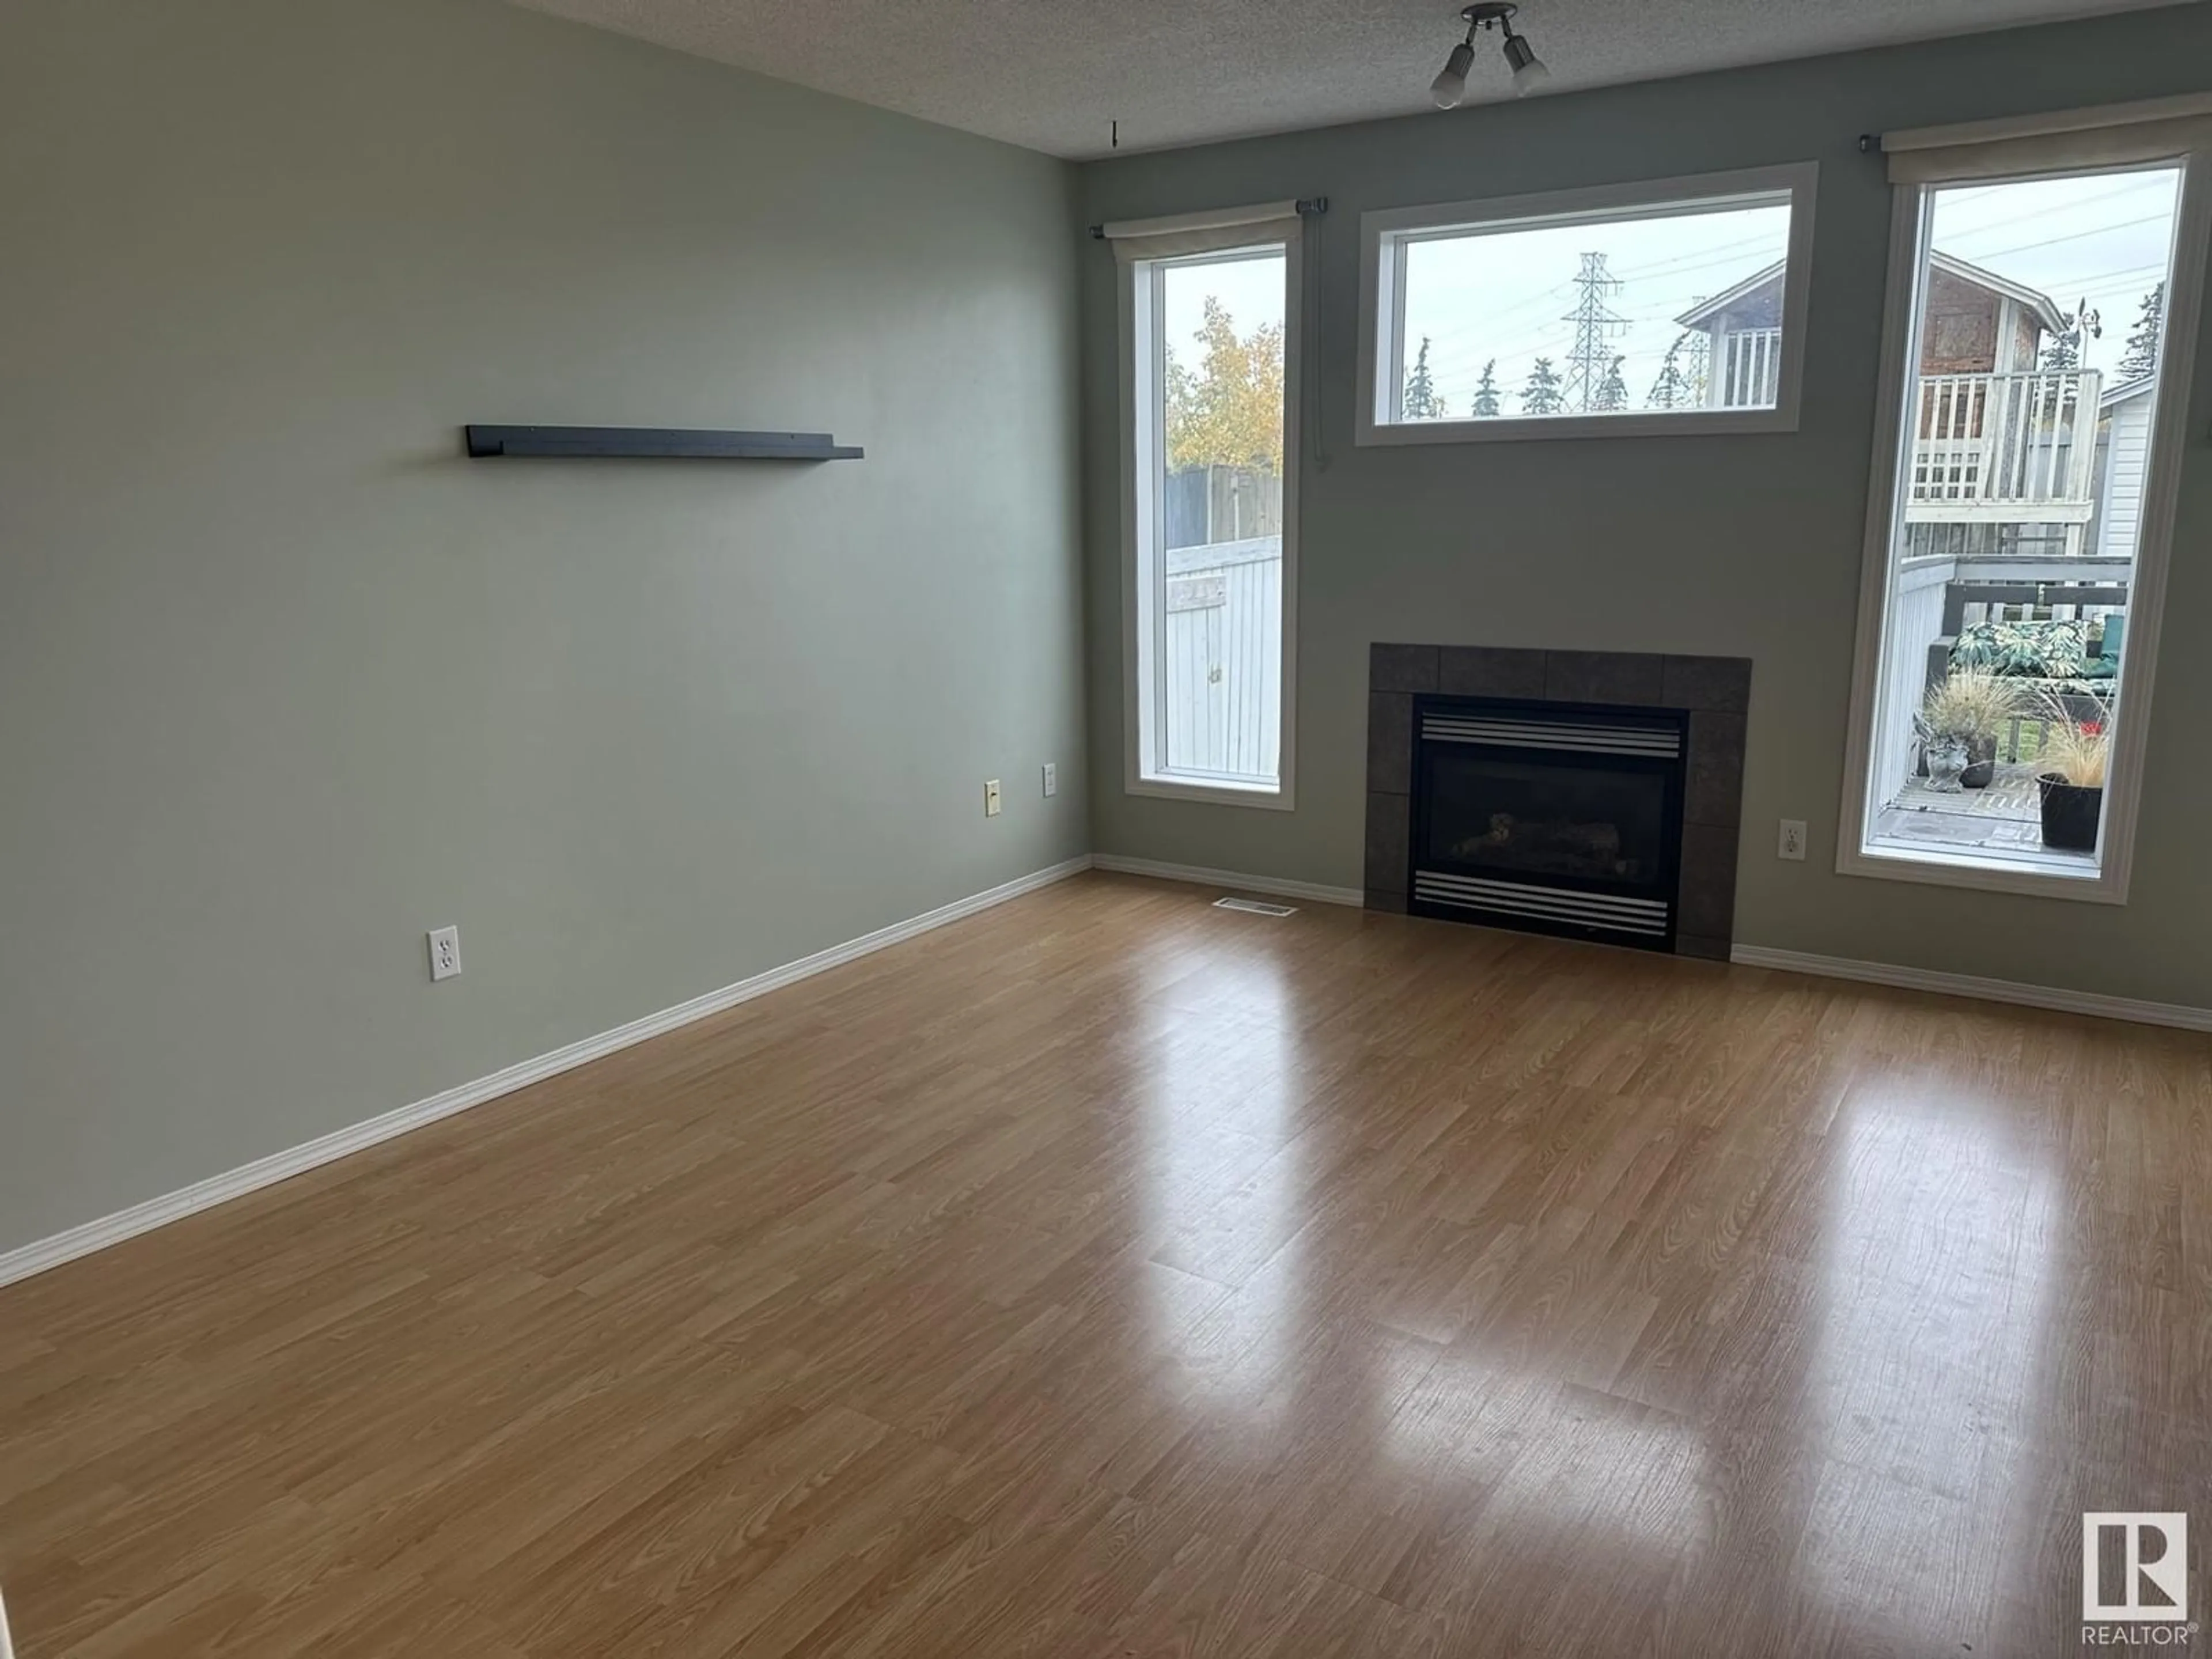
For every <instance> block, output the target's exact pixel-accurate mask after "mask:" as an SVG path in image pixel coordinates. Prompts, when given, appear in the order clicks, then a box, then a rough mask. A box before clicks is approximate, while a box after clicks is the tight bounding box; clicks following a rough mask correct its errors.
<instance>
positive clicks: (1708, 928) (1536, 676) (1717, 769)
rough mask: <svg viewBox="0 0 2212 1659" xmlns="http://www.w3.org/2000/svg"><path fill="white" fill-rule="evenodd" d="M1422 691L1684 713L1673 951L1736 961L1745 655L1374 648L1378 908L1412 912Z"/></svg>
mask: <svg viewBox="0 0 2212 1659" xmlns="http://www.w3.org/2000/svg"><path fill="white" fill-rule="evenodd" d="M1422 692H1431V693H1441V694H1443V695H1444V696H1462V697H1512V698H1518V699H1523V700H1527V701H1530V702H1567V703H1604V704H1612V705H1614V706H1617V707H1620V708H1678V709H1684V710H1686V711H1687V712H1688V714H1689V717H1690V723H1689V724H1690V738H1689V753H1688V757H1687V762H1686V774H1687V778H1686V787H1685V788H1684V791H1683V802H1682V861H1681V884H1680V912H1679V922H1678V927H1677V931H1676V935H1675V939H1674V950H1675V952H1676V954H1678V955H1680V956H1694V957H1712V958H1715V959H1717V960H1719V961H1726V960H1727V959H1728V954H1729V945H1730V943H1731V942H1732V941H1733V939H1734V938H1735V862H1736V843H1737V841H1738V839H1739V836H1740V835H1741V827H1742V805H1743V800H1742V797H1743V742H1744V716H1745V714H1746V711H1747V710H1748V708H1750V706H1751V659H1749V658H1747V657H1674V656H1662V655H1656V654H1652V653H1644V652H1636V651H1532V650H1521V649H1513V648H1508V647H1496V646H1463V645H1441V646H1440V645H1379V644H1378V645H1375V646H1371V647H1369V651H1368V659H1367V873H1366V880H1365V887H1366V894H1367V906H1368V908H1370V909H1373V910H1395V911H1403V910H1404V909H1405V908H1406V898H1407V887H1408V885H1409V883H1410V879H1411V878H1410V873H1409V870H1410V865H1411V856H1410V854H1411V848H1410V845H1409V842H1410V838H1411V830H1410V826H1409V823H1408V819H1409V815H1410V813H1411V811H1412V794H1413V698H1414V697H1415V696H1417V695H1418V694H1419V693H1422Z"/></svg>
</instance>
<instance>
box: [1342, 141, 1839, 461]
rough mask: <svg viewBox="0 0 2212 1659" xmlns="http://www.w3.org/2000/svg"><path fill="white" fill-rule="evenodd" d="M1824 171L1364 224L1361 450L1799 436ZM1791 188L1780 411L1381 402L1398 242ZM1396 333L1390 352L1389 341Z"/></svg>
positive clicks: (1503, 202)
mask: <svg viewBox="0 0 2212 1659" xmlns="http://www.w3.org/2000/svg"><path fill="white" fill-rule="evenodd" d="M1819 180H1820V165H1819V163H1817V162H1814V161H1798V162H1792V163H1790V164H1788V165H1786V166H1782V167H1749V168H1745V169H1742V170H1740V171H1737V172H1732V173H1699V174H1694V175H1692V176H1689V177H1686V178H1678V179H1647V180H1641V181H1638V182H1637V183H1634V184H1620V185H1595V186H1593V187H1591V188H1589V189H1585V190H1561V191H1545V192H1543V193H1541V194H1538V195H1532V196H1503V197H1491V198H1490V199H1488V200H1481V201H1472V202H1452V203H1445V204H1437V205H1434V206H1427V207H1409V208H1390V209H1385V210H1381V211H1378V212H1374V213H1363V214H1362V215H1360V216H1359V244H1360V247H1359V404H1358V410H1357V411H1356V417H1357V430H1356V437H1357V441H1358V442H1359V443H1361V444H1466V443H1501V442H1504V443H1512V442H1519V441H1524V440H1528V439H1531V438H1649V437H1655V436H1662V435H1665V436H1673V437H1695V436H1698V435H1701V434H1705V435H1710V434H1719V433H1740V432H1795V431H1796V429H1797V414H1798V405H1799V403H1800V400H1801V397H1802V389H1803V380H1804V373H1805V323H1806V314H1807V309H1808V300H1809V296H1810V294H1811V291H1812V276H1813V204H1814V196H1815V195H1816V194H1817V193H1818V191H1817V188H1816V187H1817V185H1818V184H1819ZM1784 190H1786V191H1789V192H1790V245H1789V249H1788V252H1787V255H1786V257H1787V258H1788V261H1789V265H1788V269H1787V270H1786V272H1785V273H1784V278H1783V286H1782V363H1781V373H1780V377H1779V380H1778V383H1777V386H1776V389H1775V406H1774V407H1773V408H1771V409H1686V410H1667V411H1664V412H1653V411H1648V410H1645V411H1638V413H1635V414H1632V415H1549V416H1535V417H1530V416H1491V417H1489V418H1487V419H1484V420H1464V421H1389V420H1385V419H1383V409H1382V399H1383V397H1384V396H1385V395H1386V394H1387V392H1388V391H1389V388H1388V386H1385V385H1383V384H1381V383H1380V380H1379V377H1380V376H1381V375H1382V374H1383V365H1384V364H1386V363H1389V362H1398V361H1401V360H1402V357H1403V355H1404V354H1403V342H1402V341H1401V340H1399V339H1397V338H1396V337H1395V335H1396V333H1397V332H1398V331H1399V329H1400V328H1401V326H1402V318H1403V314H1404V307H1403V304H1402V301H1403V297H1404V296H1403V294H1402V291H1401V289H1400V287H1399V285H1398V283H1397V272H1396V270H1395V264H1394V261H1393V259H1392V258H1391V257H1390V256H1391V255H1392V254H1393V252H1395V240H1396V239H1397V238H1399V237H1401V236H1403V235H1405V234H1407V232H1411V231H1446V230H1450V229H1453V228H1459V227H1483V228H1492V229H1495V228H1501V227H1503V226H1505V225H1508V224H1510V223H1512V222H1516V221H1529V222H1536V223H1542V222H1553V223H1571V222H1573V221H1575V220H1577V219H1578V218H1590V219H1601V218H1613V217H1616V216H1620V214H1621V213H1622V212H1623V211H1624V210H1632V209H1638V208H1643V209H1650V210H1664V209H1665V208H1667V207H1668V206H1669V205H1670V204H1674V203H1686V202H1705V201H1710V200H1712V199H1715V198H1724V197H1729V196H1753V195H1760V194H1768V195H1771V194H1772V193H1774V192H1775V191H1784ZM1385 329H1389V330H1390V331H1391V332H1392V335H1393V338H1392V340H1391V342H1390V344H1389V346H1388V347H1387V348H1386V347H1385V346H1384V343H1383V331H1384V330H1385Z"/></svg>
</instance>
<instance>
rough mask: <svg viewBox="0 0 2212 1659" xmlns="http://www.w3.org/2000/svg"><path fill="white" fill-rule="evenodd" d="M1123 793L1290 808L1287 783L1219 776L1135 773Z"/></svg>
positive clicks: (1212, 802)
mask: <svg viewBox="0 0 2212 1659" xmlns="http://www.w3.org/2000/svg"><path fill="white" fill-rule="evenodd" d="M1123 793H1127V794H1132V795H1149V796H1152V797H1153V798H1155V799H1161V800H1188V801H1199V802H1202V803H1205V804H1206V805H1213V806H1257V807H1261V808H1263V809H1265V810H1267V811H1276V812H1287V811H1291V791H1290V787H1289V786H1288V784H1287V783H1285V784H1280V785H1276V784H1261V783H1233V782H1231V781H1227V780H1225V779H1219V778H1206V779H1198V778H1188V779H1187V778H1178V777H1172V776H1169V777H1148V776H1138V777H1132V778H1129V779H1127V781H1126V782H1125V783H1124V786H1123Z"/></svg>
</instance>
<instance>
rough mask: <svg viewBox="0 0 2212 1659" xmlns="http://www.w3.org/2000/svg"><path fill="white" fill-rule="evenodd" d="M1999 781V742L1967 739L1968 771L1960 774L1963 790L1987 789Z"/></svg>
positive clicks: (1988, 739)
mask: <svg viewBox="0 0 2212 1659" xmlns="http://www.w3.org/2000/svg"><path fill="white" fill-rule="evenodd" d="M1996 781H1997V740H1996V738H1967V739H1966V770H1965V771H1963V772H1961V773H1960V774H1959V787H1960V788H1961V789H1986V788H1988V787H1990V785H1991V784H1993V783H1995V782H1996Z"/></svg>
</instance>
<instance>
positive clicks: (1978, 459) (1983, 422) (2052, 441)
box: [1905, 369, 2099, 524]
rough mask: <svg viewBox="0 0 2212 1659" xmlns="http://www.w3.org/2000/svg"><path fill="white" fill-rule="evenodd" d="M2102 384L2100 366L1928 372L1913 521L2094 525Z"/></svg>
mask: <svg viewBox="0 0 2212 1659" xmlns="http://www.w3.org/2000/svg"><path fill="white" fill-rule="evenodd" d="M2098 381H2099V376H2098V374H2097V371H2096V370H2094V369H2063V370H2051V371H2042V370H2038V371H2034V372H2032V373H2028V374H1923V375H1922V376H1921V377H1920V392H1919V402H1918V409H1917V428H1916V429H1915V432H1914V435H1913V443H1912V457H1911V463H1910V466H1909V470H1908V473H1907V477H1906V490H1905V518H1906V520H1907V521H1908V522H1919V523H1937V522H1945V521H1950V522H1971V521H1980V522H1984V523H2015V524H2086V523H2087V521H2088V519H2089V516H2090V513H2092V511H2093V507H2094V502H2093V495H2092V486H2093V482H2094V477H2095V464H2096V454H2097V390H2098Z"/></svg>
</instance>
